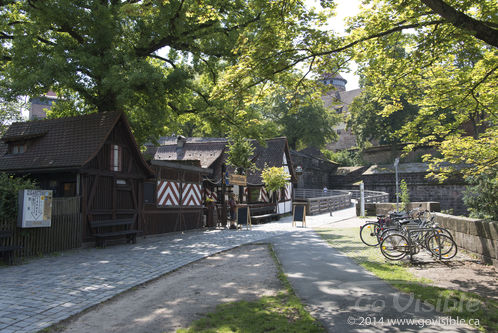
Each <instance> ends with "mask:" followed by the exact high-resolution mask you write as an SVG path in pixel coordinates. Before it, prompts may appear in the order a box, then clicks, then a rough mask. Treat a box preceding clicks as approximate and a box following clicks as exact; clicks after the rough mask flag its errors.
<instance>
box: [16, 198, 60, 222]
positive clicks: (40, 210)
mask: <svg viewBox="0 0 498 333" xmlns="http://www.w3.org/2000/svg"><path fill="white" fill-rule="evenodd" d="M51 223H52V191H51V190H19V216H18V219H17V226H18V227H20V228H38V227H50V226H51Z"/></svg>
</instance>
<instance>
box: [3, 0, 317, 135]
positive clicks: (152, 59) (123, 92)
mask: <svg viewBox="0 0 498 333" xmlns="http://www.w3.org/2000/svg"><path fill="white" fill-rule="evenodd" d="M324 21H325V16H323V15H321V14H317V13H315V12H314V11H312V10H308V9H306V8H305V6H304V5H303V2H302V1H294V0H292V1H289V0H275V1H266V0H251V1H240V0H235V1H234V0H201V1H198V0H196V1H194V0H171V1H163V0H145V1H135V0H128V1H124V0H121V1H119V0H78V1H74V0H43V1H42V0H24V1H9V0H6V1H1V2H0V39H1V40H2V44H1V49H0V56H1V59H2V64H1V75H2V80H1V85H0V93H1V94H2V95H3V96H4V97H5V98H16V97H17V96H20V95H28V96H37V95H40V94H44V93H45V92H46V91H48V90H49V89H51V90H53V91H56V92H57V93H58V95H59V96H60V97H62V102H60V103H59V104H58V106H57V108H56V110H55V111H54V112H53V113H55V114H57V115H60V114H72V113H78V112H101V111H108V110H124V111H125V112H126V113H127V114H128V117H129V119H130V122H131V125H132V127H133V130H134V134H135V135H136V136H137V139H138V141H139V142H144V141H146V140H149V139H155V138H157V137H158V136H159V135H160V134H163V133H164V132H165V131H167V130H168V127H167V126H168V124H169V123H170V121H169V120H170V119H172V118H174V119H176V118H178V116H185V115H187V116H186V117H187V118H188V117H189V116H188V115H189V114H190V115H197V116H200V117H202V118H203V120H205V121H206V122H207V123H210V127H211V128H208V129H206V130H208V131H212V132H216V131H220V130H223V129H224V128H223V126H226V124H227V123H228V124H229V125H230V124H231V123H233V122H238V123H242V124H244V123H247V122H250V120H251V119H250V118H249V117H248V116H247V114H237V112H239V111H240V109H241V108H240V106H241V105H245V104H248V103H247V102H248V96H249V94H247V93H246V94H244V93H243V91H244V90H245V89H250V88H251V87H255V86H257V85H260V84H264V83H265V82H267V81H268V80H269V79H271V78H273V77H274V75H275V74H277V73H275V72H276V71H278V70H283V69H284V68H285V69H289V68H290V66H291V65H292V59H293V57H295V55H296V54H297V53H299V52H300V51H299V49H304V48H306V47H308V46H309V45H311V44H314V43H316V41H315V40H316V38H315V37H317V38H318V37H319V36H321V35H325V33H323V32H322V31H320V30H319V29H316V28H315V27H316V26H317V24H320V22H324ZM269 50H271V52H269ZM248 63H252V64H257V65H256V66H254V67H253V68H248V67H244V66H246V65H247V64H248ZM241 66H242V67H241ZM249 69H250V70H249ZM242 72H244V74H242ZM239 88H240V89H239ZM227 91H230V93H227ZM237 117H238V118H240V119H242V120H240V121H239V120H237ZM190 118H195V117H192V116H191V117H190ZM191 120H195V119H191ZM211 120H213V121H211ZM171 123H174V122H171ZM165 126H166V128H165ZM218 127H219V128H218Z"/></svg>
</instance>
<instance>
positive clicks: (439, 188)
mask: <svg viewBox="0 0 498 333" xmlns="http://www.w3.org/2000/svg"><path fill="white" fill-rule="evenodd" d="M426 174H427V173H405V174H403V173H400V174H399V176H398V177H399V181H400V183H401V180H402V179H404V180H405V181H406V183H407V185H408V192H409V195H410V201H412V202H421V201H437V202H439V203H440V204H441V210H442V211H447V210H451V211H452V213H453V214H455V215H466V214H467V208H466V207H465V205H464V203H463V192H464V190H465V187H466V186H465V184H464V183H463V181H460V180H450V181H448V182H446V183H444V184H439V183H437V182H434V181H430V180H428V179H427V178H425V175H426ZM362 178H363V182H364V183H365V189H366V190H370V191H382V192H387V193H389V194H390V195H391V197H390V199H389V201H391V202H396V177H395V175H394V174H372V175H363V177H362Z"/></svg>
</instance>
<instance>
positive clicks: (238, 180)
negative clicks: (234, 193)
mask: <svg viewBox="0 0 498 333" xmlns="http://www.w3.org/2000/svg"><path fill="white" fill-rule="evenodd" d="M230 184H231V185H239V186H247V177H246V176H245V175H235V174H230Z"/></svg>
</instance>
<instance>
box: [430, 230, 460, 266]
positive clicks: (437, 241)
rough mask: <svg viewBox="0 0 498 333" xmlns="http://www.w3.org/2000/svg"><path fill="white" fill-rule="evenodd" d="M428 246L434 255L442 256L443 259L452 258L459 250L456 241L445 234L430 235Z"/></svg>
mask: <svg viewBox="0 0 498 333" xmlns="http://www.w3.org/2000/svg"><path fill="white" fill-rule="evenodd" d="M427 248H428V250H429V251H430V252H431V253H432V254H433V255H435V256H437V257H439V256H441V259H442V260H448V259H451V258H453V257H454V256H456V254H457V252H458V248H457V245H456V243H455V241H454V240H453V239H452V238H451V237H448V236H447V235H445V234H436V235H432V236H431V237H429V239H428V240H427Z"/></svg>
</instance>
